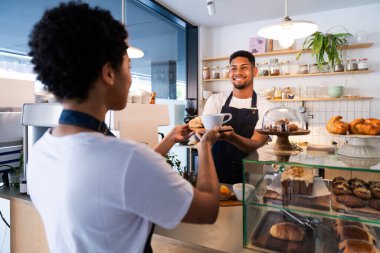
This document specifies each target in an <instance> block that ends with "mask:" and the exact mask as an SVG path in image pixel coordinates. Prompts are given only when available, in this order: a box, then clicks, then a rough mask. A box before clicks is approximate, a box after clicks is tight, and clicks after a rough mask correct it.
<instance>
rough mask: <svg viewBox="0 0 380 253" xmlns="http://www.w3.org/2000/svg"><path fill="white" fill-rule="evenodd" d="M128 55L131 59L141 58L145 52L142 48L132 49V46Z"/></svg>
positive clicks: (128, 50)
mask: <svg viewBox="0 0 380 253" xmlns="http://www.w3.org/2000/svg"><path fill="white" fill-rule="evenodd" d="M127 53H128V56H129V58H131V59H136V58H141V57H143V56H144V52H143V51H142V50H141V49H140V48H137V47H132V46H129V47H128V49H127Z"/></svg>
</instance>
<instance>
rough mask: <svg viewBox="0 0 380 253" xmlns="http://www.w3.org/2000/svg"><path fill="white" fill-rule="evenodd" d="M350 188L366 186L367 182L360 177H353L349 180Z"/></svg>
mask: <svg viewBox="0 0 380 253" xmlns="http://www.w3.org/2000/svg"><path fill="white" fill-rule="evenodd" d="M348 184H349V188H350V190H354V189H355V188H363V187H364V188H365V185H366V182H364V180H362V179H360V178H356V177H354V178H351V179H350V180H348Z"/></svg>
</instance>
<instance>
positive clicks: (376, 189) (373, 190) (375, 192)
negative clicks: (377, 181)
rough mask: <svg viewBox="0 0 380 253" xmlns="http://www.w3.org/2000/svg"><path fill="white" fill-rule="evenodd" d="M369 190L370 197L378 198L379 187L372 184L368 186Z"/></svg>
mask: <svg viewBox="0 0 380 253" xmlns="http://www.w3.org/2000/svg"><path fill="white" fill-rule="evenodd" d="M370 191H371V193H372V197H374V198H376V199H380V187H378V186H372V187H370Z"/></svg>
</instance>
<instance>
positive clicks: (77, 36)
mask: <svg viewBox="0 0 380 253" xmlns="http://www.w3.org/2000/svg"><path fill="white" fill-rule="evenodd" d="M127 37H128V33H127V31H126V30H125V28H124V26H123V25H122V24H121V23H120V22H119V21H117V20H115V19H114V18H113V17H112V15H111V13H110V12H109V11H107V10H104V9H101V8H99V7H94V8H91V7H90V6H89V5H88V4H85V3H76V2H68V3H61V4H60V5H59V6H58V7H55V8H52V9H50V10H47V11H45V13H44V14H43V16H42V18H41V20H40V21H38V22H37V23H36V24H35V26H34V27H33V30H32V32H31V34H30V35H29V39H30V40H29V47H30V52H29V55H30V56H31V57H32V63H33V64H34V71H35V72H36V73H37V79H38V80H40V81H41V82H42V83H43V84H44V85H45V87H46V88H47V89H48V90H49V91H51V92H52V93H53V94H54V95H56V96H57V97H58V98H59V99H75V100H77V101H79V102H82V101H83V100H85V99H86V98H87V96H88V91H89V90H90V89H91V88H92V84H93V83H94V81H95V80H96V79H97V78H98V77H99V75H100V73H101V68H102V66H103V65H104V64H105V63H107V62H109V63H110V64H111V66H112V67H113V68H114V69H115V70H119V69H120V66H121V64H122V62H123V56H124V55H125V54H126V50H127V48H128V46H127V44H126V39H127Z"/></svg>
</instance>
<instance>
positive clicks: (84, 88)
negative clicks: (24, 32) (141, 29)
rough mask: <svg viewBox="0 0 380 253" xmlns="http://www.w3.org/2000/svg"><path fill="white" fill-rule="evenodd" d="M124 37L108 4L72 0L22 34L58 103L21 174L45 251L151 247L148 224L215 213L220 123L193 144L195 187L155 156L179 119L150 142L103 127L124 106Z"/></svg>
mask: <svg viewBox="0 0 380 253" xmlns="http://www.w3.org/2000/svg"><path fill="white" fill-rule="evenodd" d="M127 37H128V35H127V32H126V30H125V28H124V26H123V25H122V24H121V23H120V22H118V21H116V20H115V19H114V18H113V17H112V16H111V14H110V12H108V11H105V10H103V9H100V8H90V7H89V5H87V4H82V3H74V2H69V3H62V4H60V5H59V6H58V7H56V8H53V9H50V10H47V11H46V12H45V13H44V15H43V17H42V18H41V20H40V21H39V22H38V23H37V24H36V25H35V26H34V28H33V31H32V33H31V35H30V41H29V46H30V48H31V51H30V53H29V54H30V56H32V62H33V64H34V70H35V71H36V73H37V74H38V77H37V78H38V79H39V80H41V82H42V83H44V84H45V86H46V88H47V89H48V90H49V91H51V92H53V93H54V95H55V96H56V97H58V98H59V99H60V100H61V101H62V104H63V108H64V110H63V112H62V114H61V116H60V119H59V125H58V127H56V128H54V129H50V130H49V131H47V132H46V133H45V134H44V136H43V137H42V138H41V139H40V140H39V141H38V142H37V143H36V144H35V145H34V147H33V151H32V153H31V155H30V159H29V163H28V174H27V175H28V187H29V193H30V197H31V199H32V202H33V205H34V206H35V207H36V209H37V210H38V212H39V214H40V216H41V218H42V221H43V224H44V228H45V233H46V237H47V241H48V244H49V248H50V252H52V253H57V252H62V253H64V252H65V253H66V252H71V253H73V252H78V253H86V252H91V253H98V252H104V253H105V252H115V253H117V252H132V253H135V252H139V253H141V252H152V250H151V248H150V242H149V239H150V238H151V234H152V231H153V230H152V227H153V226H152V224H153V223H156V224H159V225H160V226H163V227H166V228H173V227H175V226H176V225H177V224H178V223H179V222H181V221H183V222H189V223H197V224H202V223H213V222H214V221H215V220H216V217H217V215H218V211H219V202H218V195H219V185H218V179H217V175H216V172H215V166H214V163H213V160H212V154H211V146H212V144H213V143H214V142H215V141H216V139H217V138H218V135H219V133H218V129H215V130H211V131H208V132H206V133H205V135H203V136H202V138H201V141H200V143H199V144H198V151H199V159H200V160H199V161H200V162H199V174H198V180H197V185H196V188H193V187H192V186H191V185H190V183H188V182H187V181H185V180H184V179H183V178H181V177H180V176H179V175H178V174H177V173H176V172H174V171H173V170H172V169H171V168H170V166H169V165H168V164H167V163H166V160H165V159H164V158H163V157H162V155H164V154H166V153H167V152H168V151H169V149H170V148H171V147H172V146H173V145H174V144H175V143H176V142H181V141H186V140H187V139H188V137H189V134H190V131H189V129H188V126H187V125H183V126H178V127H175V128H174V129H173V130H172V131H171V132H170V133H169V134H167V135H166V136H165V138H164V139H163V140H162V142H161V143H160V144H159V145H158V146H157V147H156V148H155V150H154V151H153V150H152V149H150V148H149V147H148V146H146V145H144V144H138V143H135V142H133V141H122V140H120V139H117V138H114V137H113V136H108V135H112V133H110V131H109V129H108V128H107V126H106V124H105V123H104V119H105V114H106V112H107V111H108V110H121V109H123V108H124V107H125V106H126V103H127V96H128V92H129V88H130V86H131V73H130V59H129V57H128V54H127V48H128V45H127V43H126V40H127Z"/></svg>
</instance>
